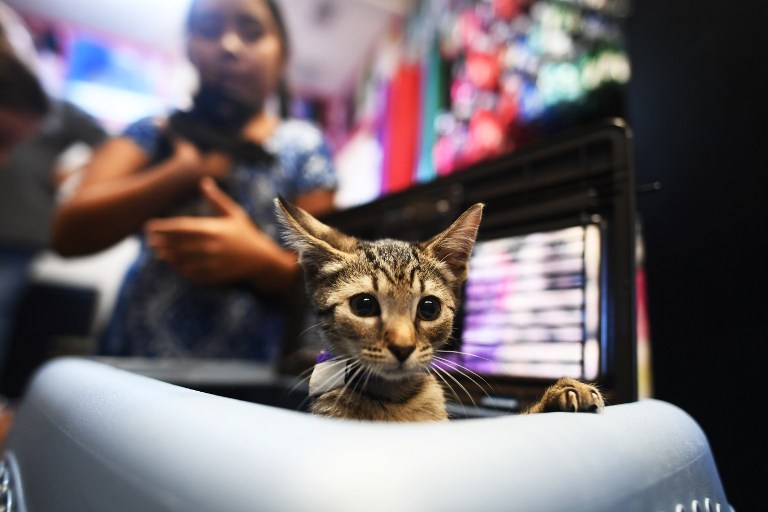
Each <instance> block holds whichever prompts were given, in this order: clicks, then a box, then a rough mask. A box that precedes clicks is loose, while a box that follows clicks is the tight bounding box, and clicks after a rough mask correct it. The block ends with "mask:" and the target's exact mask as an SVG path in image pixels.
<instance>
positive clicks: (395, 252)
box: [357, 239, 421, 284]
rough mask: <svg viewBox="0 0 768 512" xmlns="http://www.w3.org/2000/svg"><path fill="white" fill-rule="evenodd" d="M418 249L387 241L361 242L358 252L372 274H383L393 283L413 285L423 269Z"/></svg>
mask: <svg viewBox="0 0 768 512" xmlns="http://www.w3.org/2000/svg"><path fill="white" fill-rule="evenodd" d="M417 249H418V248H417V246H416V245H415V244H409V243H407V242H401V241H399V240H388V239H385V240H379V241H378V242H361V243H360V244H359V245H358V248H357V252H358V254H361V255H362V256H363V257H364V258H365V262H366V263H367V264H368V265H369V266H370V270H371V271H372V272H376V273H381V274H383V275H384V276H385V277H386V278H387V279H388V280H389V281H390V282H392V283H409V284H413V280H414V277H415V274H416V272H417V271H418V270H419V268H420V267H421V261H420V258H419V253H418V250H417Z"/></svg>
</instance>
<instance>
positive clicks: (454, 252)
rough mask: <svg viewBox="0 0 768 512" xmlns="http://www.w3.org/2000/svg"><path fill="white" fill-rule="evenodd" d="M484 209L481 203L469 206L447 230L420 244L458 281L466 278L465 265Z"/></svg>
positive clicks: (473, 244)
mask: <svg viewBox="0 0 768 512" xmlns="http://www.w3.org/2000/svg"><path fill="white" fill-rule="evenodd" d="M484 207H485V205H484V204H483V203H477V204H475V205H472V206H470V207H469V208H468V209H467V211H465V212H464V213H462V214H461V216H460V217H459V218H458V219H456V220H455V221H454V223H453V224H451V225H450V227H448V229H446V230H445V231H443V232H442V233H440V234H439V235H437V236H434V237H432V238H431V239H429V240H427V241H426V242H423V243H422V244H421V246H422V247H423V248H425V249H426V250H428V251H432V253H433V254H434V255H435V256H436V257H437V259H439V260H440V261H442V262H444V263H446V264H447V265H448V266H449V267H450V269H451V271H452V272H453V274H454V275H455V276H456V277H457V278H458V279H459V280H460V281H464V280H466V278H467V263H468V262H469V255H470V254H471V253H472V248H473V247H474V246H475V239H476V238H477V230H478V229H479V227H480V220H481V218H482V216H483V208H484Z"/></svg>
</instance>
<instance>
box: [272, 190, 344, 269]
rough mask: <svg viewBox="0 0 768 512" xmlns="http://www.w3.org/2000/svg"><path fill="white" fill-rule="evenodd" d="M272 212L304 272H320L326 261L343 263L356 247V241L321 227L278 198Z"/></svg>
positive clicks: (309, 216) (292, 205) (297, 208)
mask: <svg viewBox="0 0 768 512" xmlns="http://www.w3.org/2000/svg"><path fill="white" fill-rule="evenodd" d="M275 211H276V212H277V218H278V220H279V221H280V224H281V225H282V228H283V230H282V231H283V236H284V238H285V240H286V242H287V243H288V245H289V246H290V247H291V248H293V249H294V250H295V251H296V252H298V253H299V263H300V264H301V266H302V267H304V268H305V269H311V270H320V269H321V267H322V266H323V265H324V264H325V263H326V262H328V261H329V260H332V259H343V258H344V255H345V253H349V252H352V250H353V249H354V247H355V246H356V244H357V241H356V239H355V238H353V237H351V236H348V235H345V234H344V233H341V232H340V231H338V230H336V229H334V228H332V227H330V226H327V225H325V224H323V223H322V222H320V221H319V220H317V219H316V218H314V217H313V216H312V215H310V214H309V213H307V212H306V211H305V210H303V209H302V208H300V207H298V206H296V205H294V204H291V203H289V202H288V201H286V200H285V199H283V198H282V197H281V196H278V197H277V198H275Z"/></svg>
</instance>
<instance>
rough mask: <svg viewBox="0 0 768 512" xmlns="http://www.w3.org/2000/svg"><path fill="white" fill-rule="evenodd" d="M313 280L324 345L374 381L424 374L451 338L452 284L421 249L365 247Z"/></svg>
mask: <svg viewBox="0 0 768 512" xmlns="http://www.w3.org/2000/svg"><path fill="white" fill-rule="evenodd" d="M336 263H341V265H339V266H338V267H337V265H336V264H331V265H328V267H327V270H326V271H324V272H320V273H317V274H314V273H313V274H312V275H311V276H312V277H317V279H312V278H310V279H309V280H308V283H309V289H310V291H311V294H312V298H313V303H314V305H315V308H316V311H317V312H318V317H319V319H320V321H321V324H322V327H323V332H324V336H325V341H326V342H328V343H329V344H330V345H331V346H332V351H333V353H334V354H335V355H337V356H342V355H346V356H350V357H352V359H353V360H356V361H359V362H360V363H361V365H362V367H363V368H365V369H366V370H368V372H369V373H371V374H374V375H377V376H380V377H383V378H388V379H399V378H402V377H405V376H407V375H409V374H412V373H416V372H423V371H424V370H425V369H426V368H427V367H428V366H429V364H430V362H431V361H432V357H433V355H434V349H436V348H438V347H440V346H441V345H443V344H444V343H445V342H446V341H447V340H448V338H449V336H450V334H451V329H452V325H453V317H454V313H455V311H456V306H457V304H456V295H455V293H454V292H453V290H452V289H451V286H452V285H455V279H454V278H453V276H446V275H445V272H442V273H441V270H443V271H444V269H440V268H439V265H437V264H436V263H437V262H434V261H432V258H430V257H428V256H426V255H425V254H423V253H422V252H421V251H420V250H419V248H418V246H417V245H415V244H407V243H404V242H399V241H394V240H388V241H379V242H374V243H370V242H360V243H359V244H358V246H357V247H356V248H355V250H354V251H352V252H350V253H345V254H344V256H343V258H342V259H340V260H338V262H336Z"/></svg>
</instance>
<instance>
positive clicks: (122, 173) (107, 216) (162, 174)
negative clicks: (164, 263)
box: [51, 137, 230, 256]
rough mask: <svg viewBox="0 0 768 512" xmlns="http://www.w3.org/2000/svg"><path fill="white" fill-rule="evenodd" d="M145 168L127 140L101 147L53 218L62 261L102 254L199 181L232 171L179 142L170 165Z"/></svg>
mask: <svg viewBox="0 0 768 512" xmlns="http://www.w3.org/2000/svg"><path fill="white" fill-rule="evenodd" d="M148 162H149V159H148V157H147V155H146V153H145V152H144V150H143V149H142V148H141V147H140V146H139V145H138V144H137V143H136V142H134V141H133V140H132V139H130V138H127V137H116V138H113V139H111V140H109V141H107V142H106V143H104V144H103V145H102V146H101V147H99V148H98V150H97V151H96V152H95V153H94V155H93V159H92V160H91V162H90V163H89V164H88V166H87V168H86V170H85V176H84V177H83V180H82V182H81V183H80V185H79V187H78V188H77V190H76V191H75V192H74V194H73V195H72V197H71V198H69V199H68V200H67V201H65V202H64V203H62V204H61V205H60V206H59V208H58V210H57V212H56V213H55V215H54V219H53V225H52V233H51V236H52V245H53V249H54V250H55V251H57V252H58V253H59V254H61V255H63V256H79V255H84V254H90V253H94V252H97V251H100V250H103V249H106V248H107V247H110V246H111V245H113V244H115V243H117V242H119V241H120V240H122V239H124V238H125V237H127V236H129V235H131V234H133V233H135V232H137V231H138V230H139V229H140V228H141V226H142V224H143V223H144V222H145V221H146V220H148V219H150V218H152V217H155V216H157V215H159V214H161V213H163V212H164V211H165V210H166V209H168V208H169V207H170V206H171V205H173V204H174V203H176V202H177V201H178V200H179V199H181V198H183V197H184V196H185V195H187V194H190V193H191V192H192V191H194V190H195V189H196V187H197V183H198V181H199V180H200V177H201V176H204V175H213V176H220V175H223V174H225V173H226V172H227V170H228V169H229V165H230V161H229V158H228V157H226V156H225V155H223V154H221V153H210V154H206V155H201V154H200V152H199V151H198V150H197V149H195V147H194V146H193V145H192V144H191V143H189V142H186V141H183V140H177V141H175V142H174V151H173V153H172V155H171V156H170V157H169V158H168V159H166V160H164V161H163V162H161V163H160V164H158V165H155V166H152V167H146V166H147V165H148Z"/></svg>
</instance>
